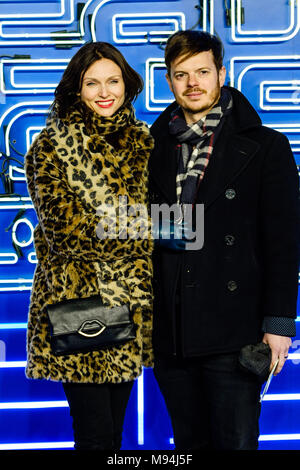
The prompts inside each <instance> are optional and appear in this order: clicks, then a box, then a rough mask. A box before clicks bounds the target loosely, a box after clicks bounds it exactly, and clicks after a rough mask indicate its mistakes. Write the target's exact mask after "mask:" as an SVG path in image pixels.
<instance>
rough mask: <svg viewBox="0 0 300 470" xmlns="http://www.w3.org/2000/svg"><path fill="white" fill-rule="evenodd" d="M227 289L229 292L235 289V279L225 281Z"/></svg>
mask: <svg viewBox="0 0 300 470" xmlns="http://www.w3.org/2000/svg"><path fill="white" fill-rule="evenodd" d="M227 289H228V290H230V292H233V291H235V290H236V289H237V283H236V282H235V281H229V282H228V283H227Z"/></svg>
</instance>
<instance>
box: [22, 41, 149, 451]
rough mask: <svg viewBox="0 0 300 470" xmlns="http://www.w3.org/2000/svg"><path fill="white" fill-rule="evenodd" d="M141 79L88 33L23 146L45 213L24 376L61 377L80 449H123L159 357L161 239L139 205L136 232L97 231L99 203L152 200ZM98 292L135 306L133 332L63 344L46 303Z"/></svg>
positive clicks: (38, 233)
mask: <svg viewBox="0 0 300 470" xmlns="http://www.w3.org/2000/svg"><path fill="white" fill-rule="evenodd" d="M142 85H143V84H142V80H141V78H140V76H139V75H138V74H137V73H136V72H135V71H134V70H133V69H132V68H131V67H130V66H129V65H128V63H127V62H126V60H125V59H124V57H123V56H122V54H121V53H120V52H119V51H118V50H117V49H116V48H115V47H113V46H111V45H110V44H107V43H103V42H95V43H88V44H86V45H85V46H83V47H82V48H81V49H80V50H79V51H78V52H77V53H76V54H75V56H74V57H73V58H72V59H71V61H70V63H69V65H68V67H67V68H66V70H65V73H64V75H63V77H62V79H61V81H60V83H59V85H58V87H57V88H56V91H55V100H54V102H53V105H52V111H51V114H50V116H49V118H48V120H47V123H46V127H45V129H43V130H42V132H41V133H40V134H39V136H38V137H37V138H36V140H35V141H34V143H33V144H32V146H31V148H30V149H29V152H28V153H27V155H26V163H25V168H26V175H27V183H28V190H29V194H30V196H31V198H32V201H33V204H34V207H35V210H36V213H37V216H38V222H39V223H38V225H37V227H36V228H35V233H34V240H35V248H36V253H37V259H38V264H37V267H36V271H35V276H34V283H33V290H32V295H31V302H30V312H29V321H28V335H27V349H28V361H27V369H26V375H27V377H28V378H35V379H50V380H55V381H60V382H62V383H63V387H64V391H65V394H66V397H67V400H68V402H69V405H70V412H71V415H72V418H73V429H74V440H75V448H76V449H120V447H121V435H122V426H123V420H124V415H125V409H126V405H127V402H128V398H129V395H130V391H131V388H132V385H133V382H134V380H135V379H136V378H137V377H138V376H139V375H140V373H141V370H142V366H143V365H144V366H147V367H149V366H150V367H151V366H152V344H151V330H152V308H151V307H152V290H151V277H152V264H151V253H152V245H153V243H152V241H151V239H150V237H149V238H147V237H145V236H144V237H138V236H135V237H134V233H133V232H134V228H135V229H136V230H137V228H136V227H135V224H134V221H133V220H132V219H133V217H132V216H131V217H129V219H130V220H131V222H132V224H131V226H130V227H131V228H130V227H129V228H128V236H127V238H126V237H124V236H122V237H120V236H119V237H114V238H112V237H106V238H105V237H103V236H102V237H101V236H100V237H99V230H98V231H97V228H98V229H99V227H101V223H102V222H101V221H102V218H101V214H100V215H99V212H98V211H97V209H99V207H100V208H101V207H103V205H104V206H107V205H109V206H110V207H111V208H113V209H115V213H116V214H118V211H119V209H120V208H119V201H120V198H121V197H122V198H123V199H122V200H123V201H124V200H126V201H127V204H128V206H131V205H135V204H142V205H143V206H145V205H146V204H147V200H146V194H147V170H146V169H147V161H148V157H149V153H150V151H151V149H152V137H151V136H150V135H149V131H148V128H147V126H146V125H145V124H144V123H143V122H141V121H138V120H136V118H135V115H134V110H133V108H132V104H131V103H132V101H133V100H134V99H135V98H136V97H137V95H138V94H139V93H140V92H141V90H142ZM147 217H148V216H147ZM117 222H119V220H118V218H117ZM144 222H145V220H144ZM103 224H104V225H105V223H104V222H103ZM104 225H103V226H102V228H104ZM117 225H119V227H120V226H121V224H120V223H119V224H117ZM140 225H141V223H140ZM142 225H143V224H142ZM146 225H147V224H146ZM123 228H124V227H123ZM106 229H107V227H106ZM119 233H120V232H119ZM97 294H100V296H101V299H102V302H103V304H104V305H105V306H107V307H111V308H113V307H117V306H120V305H124V304H127V305H128V306H129V309H130V312H131V314H132V316H133V322H134V325H135V338H134V339H132V340H129V341H127V342H126V343H124V344H122V345H114V346H109V347H106V348H104V349H100V350H91V351H85V352H76V353H70V354H63V355H57V354H55V353H54V352H53V350H52V347H51V345H52V343H51V341H50V335H51V328H50V324H49V318H48V314H47V307H48V306H50V305H53V304H54V305H55V304H57V303H59V302H61V301H64V300H66V299H83V298H88V297H92V296H94V295H97Z"/></svg>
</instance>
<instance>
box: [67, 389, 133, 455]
mask: <svg viewBox="0 0 300 470" xmlns="http://www.w3.org/2000/svg"><path fill="white" fill-rule="evenodd" d="M132 386H133V382H123V383H120V384H80V383H64V384H63V387H64V391H65V394H66V397H67V400H68V403H69V406H70V413H71V416H72V418H73V430H74V441H75V449H76V450H108V449H110V450H119V449H120V448H121V443H122V431H123V422H124V417H125V412H126V407H127V403H128V400H129V396H130V392H131V389H132Z"/></svg>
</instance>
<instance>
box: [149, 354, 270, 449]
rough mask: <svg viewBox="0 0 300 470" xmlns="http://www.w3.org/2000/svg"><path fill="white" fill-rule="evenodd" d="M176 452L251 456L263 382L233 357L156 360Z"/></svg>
mask: <svg viewBox="0 0 300 470" xmlns="http://www.w3.org/2000/svg"><path fill="white" fill-rule="evenodd" d="M154 374H155V377H156V379H157V382H158V384H159V387H160V390H161V392H162V395H163V397H164V399H165V402H166V406H167V409H168V412H169V415H170V418H171V422H172V427H173V433H174V442H175V447H176V450H193V449H194V450H196V449H201V450H212V449H218V450H221V449H222V450H239V449H243V450H256V449H257V447H258V436H259V427H258V421H259V415H260V402H259V398H260V391H261V386H262V382H261V381H259V380H258V379H257V378H256V376H254V375H252V374H250V373H247V372H244V371H241V370H240V368H239V366H238V355H237V354H222V355H215V356H209V357H203V358H193V359H174V358H170V359H167V358H164V359H162V358H160V359H158V358H157V359H156V363H155V367H154Z"/></svg>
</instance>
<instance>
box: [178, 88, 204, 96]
mask: <svg viewBox="0 0 300 470" xmlns="http://www.w3.org/2000/svg"><path fill="white" fill-rule="evenodd" d="M196 92H200V93H206V91H205V90H201V88H189V89H188V90H185V91H184V92H183V96H186V95H189V94H190V93H196Z"/></svg>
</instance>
